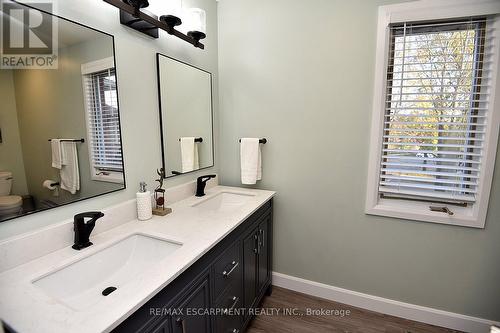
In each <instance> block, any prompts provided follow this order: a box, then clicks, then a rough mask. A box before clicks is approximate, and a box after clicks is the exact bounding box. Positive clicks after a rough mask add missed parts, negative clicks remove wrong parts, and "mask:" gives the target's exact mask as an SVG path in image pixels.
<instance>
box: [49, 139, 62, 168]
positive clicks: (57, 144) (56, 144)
mask: <svg viewBox="0 0 500 333" xmlns="http://www.w3.org/2000/svg"><path fill="white" fill-rule="evenodd" d="M50 148H51V150H52V167H53V168H56V169H61V166H62V159H61V140H59V139H52V140H51V141H50Z"/></svg>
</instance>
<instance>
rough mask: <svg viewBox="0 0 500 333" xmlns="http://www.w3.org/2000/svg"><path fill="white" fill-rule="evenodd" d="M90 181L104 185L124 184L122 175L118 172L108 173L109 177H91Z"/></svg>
mask: <svg viewBox="0 0 500 333" xmlns="http://www.w3.org/2000/svg"><path fill="white" fill-rule="evenodd" d="M92 180H94V181H98V182H105V183H116V184H123V183H124V181H123V174H122V173H119V172H114V173H110V174H109V175H92Z"/></svg>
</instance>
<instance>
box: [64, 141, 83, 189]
mask: <svg viewBox="0 0 500 333" xmlns="http://www.w3.org/2000/svg"><path fill="white" fill-rule="evenodd" d="M61 157H62V158H61V160H62V168H61V172H60V175H61V188H62V189H63V190H66V191H68V192H70V193H71V194H75V193H76V191H79V190H80V170H79V169H78V152H77V151H76V143H75V142H61Z"/></svg>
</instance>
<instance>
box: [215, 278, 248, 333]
mask: <svg viewBox="0 0 500 333" xmlns="http://www.w3.org/2000/svg"><path fill="white" fill-rule="evenodd" d="M242 307H243V293H242V289H241V285H240V284H236V283H233V284H231V285H230V286H229V288H227V289H226V291H225V292H224V293H223V294H222V295H221V297H220V299H219V302H218V303H217V304H216V309H218V310H220V311H221V314H220V315H218V316H216V318H215V332H216V333H232V332H235V333H236V332H240V331H241V325H242V322H243V316H242V315H243V313H241V308H242Z"/></svg>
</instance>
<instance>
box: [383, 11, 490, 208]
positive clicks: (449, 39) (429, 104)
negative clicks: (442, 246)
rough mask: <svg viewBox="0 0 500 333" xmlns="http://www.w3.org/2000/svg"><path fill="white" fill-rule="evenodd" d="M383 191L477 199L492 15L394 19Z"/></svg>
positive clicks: (431, 198)
mask: <svg viewBox="0 0 500 333" xmlns="http://www.w3.org/2000/svg"><path fill="white" fill-rule="evenodd" d="M390 31H391V34H390V47H389V56H388V68H387V81H386V100H385V115H384V133H383V147H382V154H381V161H380V163H381V166H380V177H379V194H380V196H381V197H384V198H406V199H417V200H428V201H436V202H447V203H459V204H467V203H473V202H475V200H476V194H477V193H478V185H479V184H478V181H479V179H480V172H481V167H482V165H481V162H482V158H481V157H482V155H483V143H484V140H485V131H486V124H487V121H488V113H487V112H486V111H487V108H488V100H489V94H490V86H489V85H490V74H491V73H490V68H491V67H490V65H491V61H492V45H491V38H490V36H491V34H492V31H491V28H490V23H489V21H488V19H487V18H468V19H465V20H458V21H448V22H443V21H440V22H426V23H402V24H392V25H390Z"/></svg>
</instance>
